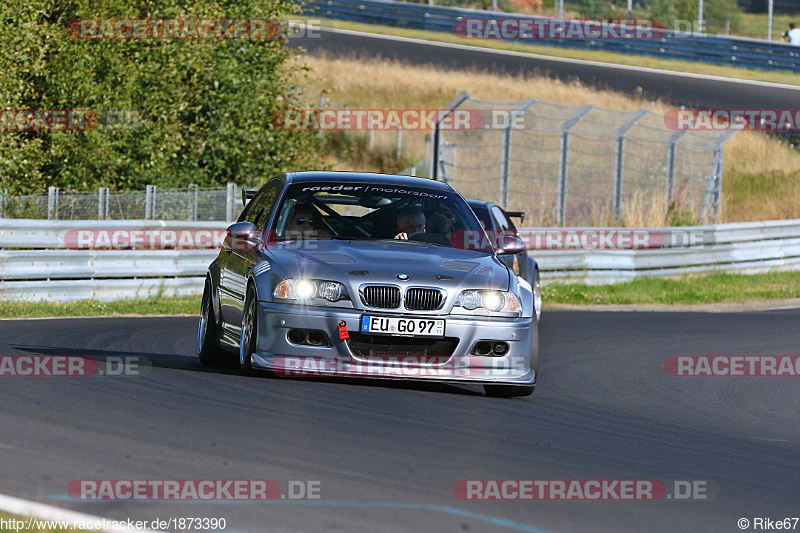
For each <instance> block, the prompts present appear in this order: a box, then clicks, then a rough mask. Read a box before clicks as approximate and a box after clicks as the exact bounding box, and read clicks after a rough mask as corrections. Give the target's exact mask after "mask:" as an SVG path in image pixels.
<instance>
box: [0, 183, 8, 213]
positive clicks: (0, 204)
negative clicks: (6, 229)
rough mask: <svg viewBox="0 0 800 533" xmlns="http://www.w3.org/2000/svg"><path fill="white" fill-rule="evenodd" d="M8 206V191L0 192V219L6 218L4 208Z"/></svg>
mask: <svg viewBox="0 0 800 533" xmlns="http://www.w3.org/2000/svg"><path fill="white" fill-rule="evenodd" d="M7 205H8V189H3V191H2V192H0V218H6V206H7Z"/></svg>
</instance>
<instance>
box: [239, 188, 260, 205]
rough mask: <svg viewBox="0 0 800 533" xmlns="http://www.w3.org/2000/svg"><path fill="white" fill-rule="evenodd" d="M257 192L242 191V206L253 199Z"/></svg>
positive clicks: (255, 190)
mask: <svg viewBox="0 0 800 533" xmlns="http://www.w3.org/2000/svg"><path fill="white" fill-rule="evenodd" d="M257 192H258V189H242V205H243V206H244V205H247V202H249V201H250V200H252V199H253V197H254V196H255V195H256V193H257Z"/></svg>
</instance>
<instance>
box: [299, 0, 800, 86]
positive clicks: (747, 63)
mask: <svg viewBox="0 0 800 533" xmlns="http://www.w3.org/2000/svg"><path fill="white" fill-rule="evenodd" d="M304 9H305V11H306V13H308V14H310V15H314V16H317V17H324V18H328V19H339V20H349V21H353V22H365V23H372V24H384V25H387V26H398V27H403V28H414V29H421V30H430V31H436V32H444V33H453V25H454V24H455V22H456V21H457V20H458V19H459V18H491V17H502V18H520V19H531V18H540V17H532V16H525V15H519V14H513V13H493V12H487V11H479V10H474V9H460V8H450V7H442V6H430V5H425V4H411V3H408V2H395V1H392V0H363V1H361V0H312V1H311V2H310V3H308V4H306V6H305V8H304ZM465 42H466V41H465ZM536 44H537V45H545V46H558V47H563V48H579V49H585V50H597V51H603V50H605V51H609V52H616V53H621V54H629V55H640V56H650V57H660V58H665V59H681V60H684V61H695V62H702V63H710V64H713V65H730V66H738V67H745V68H752V69H761V70H781V71H790V72H800V49H798V48H797V47H796V46H792V45H789V44H788V43H787V44H783V43H776V42H770V41H762V40H758V39H745V38H734V37H722V36H718V35H709V34H698V33H688V32H677V31H672V30H669V31H667V32H665V34H664V36H663V37H662V38H659V39H647V40H645V39H639V40H631V39H625V40H622V39H617V40H601V39H595V40H590V39H585V40H567V39H561V40H537V41H536Z"/></svg>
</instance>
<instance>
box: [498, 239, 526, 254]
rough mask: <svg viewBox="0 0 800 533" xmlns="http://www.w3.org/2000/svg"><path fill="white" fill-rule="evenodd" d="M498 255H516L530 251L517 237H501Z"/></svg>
mask: <svg viewBox="0 0 800 533" xmlns="http://www.w3.org/2000/svg"><path fill="white" fill-rule="evenodd" d="M496 243H497V255H505V254H516V253H519V252H524V251H525V250H527V249H528V247H527V246H525V242H524V241H523V240H522V239H520V238H519V237H517V236H516V235H510V234H505V235H500V236H499V237H497V241H496Z"/></svg>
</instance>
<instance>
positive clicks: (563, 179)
mask: <svg viewBox="0 0 800 533" xmlns="http://www.w3.org/2000/svg"><path fill="white" fill-rule="evenodd" d="M593 107H594V106H593V105H591V104H586V105H584V106H581V108H580V109H579V110H578V111H577V112H576V113H575V114H574V115H572V116H571V117H569V118H568V119H567V120H566V121H564V123H563V124H562V125H561V147H560V150H559V154H558V213H557V214H556V218H557V220H558V225H559V226H564V224H566V208H567V162H568V160H569V157H568V156H569V130H570V128H572V126H574V125H575V124H577V123H578V121H579V120H580V119H582V118H583V116H584V115H586V113H588V112H589V111H591V110H592V108H593Z"/></svg>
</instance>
